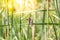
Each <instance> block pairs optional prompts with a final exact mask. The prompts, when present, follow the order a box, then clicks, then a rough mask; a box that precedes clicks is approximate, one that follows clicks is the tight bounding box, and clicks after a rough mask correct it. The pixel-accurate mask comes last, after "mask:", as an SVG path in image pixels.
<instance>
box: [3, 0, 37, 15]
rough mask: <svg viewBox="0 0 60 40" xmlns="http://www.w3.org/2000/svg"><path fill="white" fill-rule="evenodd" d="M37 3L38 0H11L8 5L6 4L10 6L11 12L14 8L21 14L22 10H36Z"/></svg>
mask: <svg viewBox="0 0 60 40" xmlns="http://www.w3.org/2000/svg"><path fill="white" fill-rule="evenodd" d="M12 1H13V3H12ZM36 4H37V1H36V0H9V1H8V3H7V5H4V6H8V9H9V12H12V10H13V9H15V12H18V13H17V14H18V15H19V13H20V12H30V11H31V10H35V9H36ZM12 6H13V7H12Z"/></svg>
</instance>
